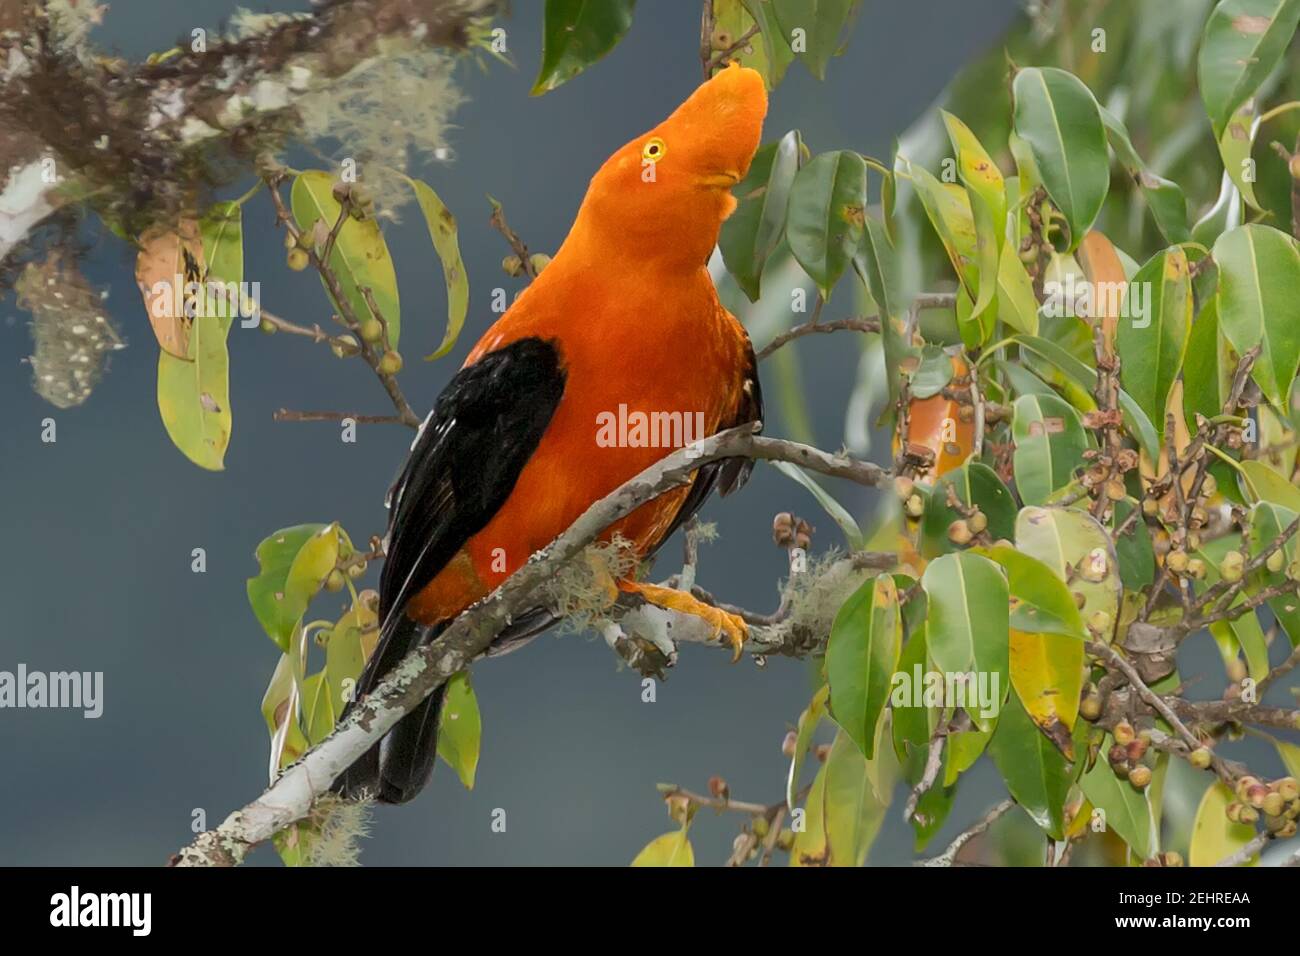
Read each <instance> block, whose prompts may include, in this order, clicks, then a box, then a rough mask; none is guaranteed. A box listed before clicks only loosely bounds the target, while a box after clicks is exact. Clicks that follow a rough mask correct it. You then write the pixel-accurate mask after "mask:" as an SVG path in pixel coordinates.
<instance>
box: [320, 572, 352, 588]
mask: <svg viewBox="0 0 1300 956" xmlns="http://www.w3.org/2000/svg"><path fill="white" fill-rule="evenodd" d="M346 581H347V579H346V578H344V577H343V572H342V571H340V570H339V569H338V568H335V569H334V570H333V571H331V572H330V573H329V574H328V575H327V576H326V577H325V590H327V591H342V590H343V585H344V584H345V583H346Z"/></svg>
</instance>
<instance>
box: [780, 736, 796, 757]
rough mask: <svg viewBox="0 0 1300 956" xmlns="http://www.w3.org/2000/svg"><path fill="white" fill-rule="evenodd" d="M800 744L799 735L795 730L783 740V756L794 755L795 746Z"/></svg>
mask: <svg viewBox="0 0 1300 956" xmlns="http://www.w3.org/2000/svg"><path fill="white" fill-rule="evenodd" d="M798 744H799V735H798V734H796V733H795V732H794V731H793V730H792V731H790V732H789V733H788V734H786V735H785V737H784V738H782V740H781V756H783V757H786V758H787V759H788V758H790V757H793V756H794V748H795V747H796V746H798Z"/></svg>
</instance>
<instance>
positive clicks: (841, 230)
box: [786, 150, 867, 300]
mask: <svg viewBox="0 0 1300 956" xmlns="http://www.w3.org/2000/svg"><path fill="white" fill-rule="evenodd" d="M866 208H867V165H866V163H864V162H863V161H862V157H861V156H859V155H858V154H857V153H855V152H852V151H851V150H838V151H836V152H831V153H822V154H821V155H820V156H816V157H814V158H813V160H812V161H811V162H810V163H809V164H808V165H807V166H805V167H804V168H803V169H801V170H799V174H798V175H797V176H795V180H794V186H793V187H792V188H791V190H790V206H789V213H788V218H787V220H786V240H787V241H788V242H789V244H790V252H791V253H792V254H793V255H794V257H795V259H796V260H797V261H798V263H799V265H801V266H803V269H804V271H805V272H806V273H808V276H809V277H810V278H811V279H812V280H813V281H814V282H816V283H817V287H818V289H820V290H821V294H822V297H823V298H824V299H827V300H829V299H830V296H831V289H832V288H833V287H834V285H835V283H836V282H838V281H839V278H840V276H842V275H843V274H844V269H845V268H846V267H847V266H848V264H849V262H850V261H851V260H852V259H853V256H854V253H856V252H857V249H858V244H859V243H860V242H861V241H862V231H863V228H864V226H865V223H866Z"/></svg>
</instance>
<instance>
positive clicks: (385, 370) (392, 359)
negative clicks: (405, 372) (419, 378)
mask: <svg viewBox="0 0 1300 956" xmlns="http://www.w3.org/2000/svg"><path fill="white" fill-rule="evenodd" d="M401 370H402V356H401V354H400V353H398V352H385V353H384V357H383V358H381V359H380V360H379V374H380V375H396V374H397V373H398V372H400V371H401Z"/></svg>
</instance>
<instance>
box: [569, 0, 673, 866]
mask: <svg viewBox="0 0 1300 956" xmlns="http://www.w3.org/2000/svg"><path fill="white" fill-rule="evenodd" d="M548 6H549V4H548ZM631 865H632V866H694V865H695V850H694V849H693V848H692V847H691V841H690V840H688V839H687V837H686V828H685V827H683V828H682V829H680V830H674V831H673V832H671V833H665V834H664V835H663V836H658V837H655V838H654V839H653V840H651V841H650V842H649V843H647V844H646V845H645V848H644V849H643V850H642V851H641V852H640V853H638V854H637V855H636V859H634V860H633V861H632V864H631Z"/></svg>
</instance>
